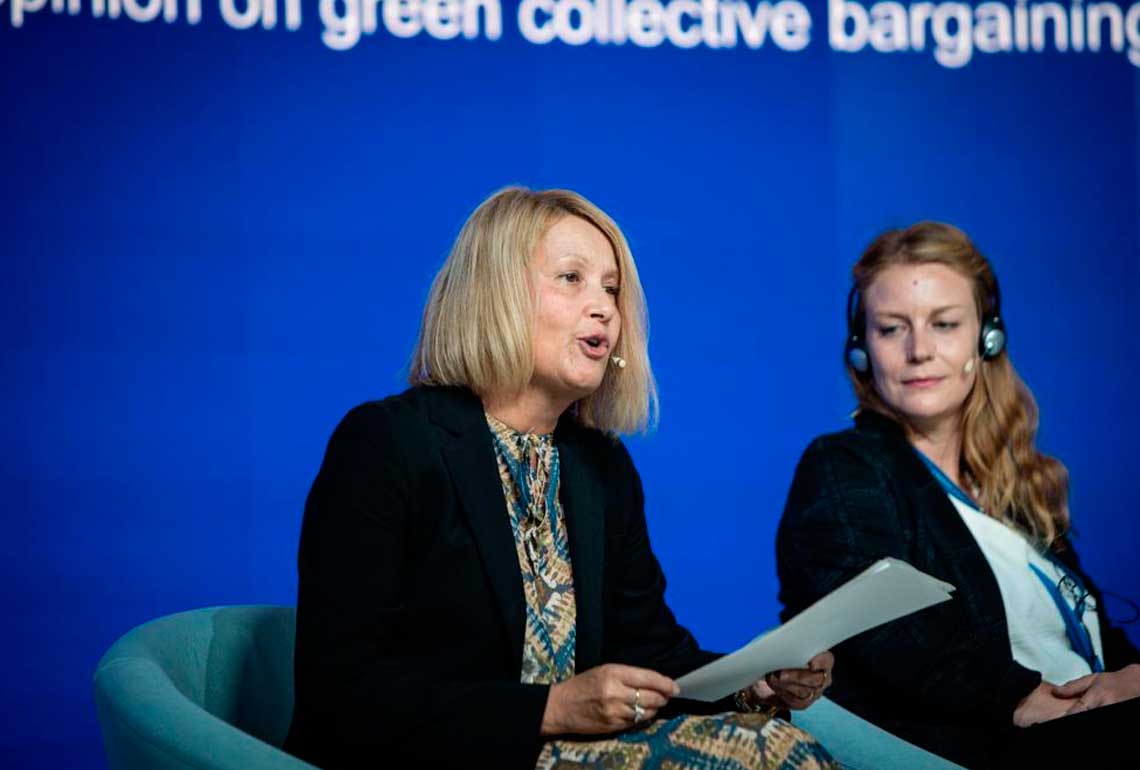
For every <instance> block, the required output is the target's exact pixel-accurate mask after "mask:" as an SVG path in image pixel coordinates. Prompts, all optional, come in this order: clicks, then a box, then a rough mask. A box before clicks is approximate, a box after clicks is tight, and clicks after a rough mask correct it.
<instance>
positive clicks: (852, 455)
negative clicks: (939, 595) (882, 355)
mask: <svg viewBox="0 0 1140 770" xmlns="http://www.w3.org/2000/svg"><path fill="white" fill-rule="evenodd" d="M1056 555H1057V556H1058V557H1059V559H1060V560H1061V561H1062V562H1063V563H1065V564H1066V565H1067V566H1068V567H1069V568H1070V569H1072V570H1073V571H1074V572H1076V573H1077V574H1078V575H1079V576H1080V577H1081V578H1082V579H1083V580H1084V582H1085V585H1086V586H1087V587H1088V588H1089V589H1090V591H1091V592H1092V593H1093V595H1094V596H1095V597H1096V599H1097V606H1098V608H1100V609H1099V612H1100V616H1099V619H1100V627H1101V637H1102V640H1103V645H1104V654H1105V666H1106V668H1108V669H1109V670H1113V669H1115V668H1119V667H1121V666H1123V665H1126V664H1127V663H1130V662H1133V661H1137V660H1140V653H1138V652H1137V650H1136V648H1135V647H1133V646H1132V644H1131V643H1130V642H1129V641H1128V638H1127V637H1126V636H1125V634H1124V633H1123V632H1122V631H1121V630H1120V629H1116V628H1112V627H1111V626H1110V625H1109V623H1108V620H1107V618H1106V616H1105V615H1104V611H1103V607H1104V603H1103V602H1102V601H1101V597H1100V593H1099V591H1097V589H1096V586H1095V585H1094V584H1093V582H1092V581H1091V580H1089V579H1088V577H1087V576H1086V575H1085V574H1084V572H1083V571H1082V570H1081V568H1080V564H1079V562H1078V561H1077V555H1076V552H1075V551H1074V550H1073V549H1072V546H1071V544H1069V543H1068V542H1065V543H1064V548H1063V551H1061V552H1060V553H1058V554H1056ZM776 556H777V568H778V571H779V576H780V599H781V601H782V602H783V605H784V609H783V611H782V617H783V618H784V619H785V620H786V619H787V618H789V617H791V616H793V615H795V614H796V613H798V612H800V611H801V610H803V609H805V608H806V607H807V606H808V605H810V604H811V603H812V602H814V601H815V600H817V599H819V598H820V597H821V596H823V595H824V594H826V593H827V592H829V591H831V590H832V589H834V588H836V587H837V586H839V585H841V584H842V583H844V582H845V581H847V580H849V579H850V578H852V577H854V576H855V575H856V574H857V573H858V572H860V571H861V570H863V569H864V568H866V567H867V566H868V565H869V564H871V563H872V562H873V561H875V560H876V559H879V558H881V557H884V556H894V557H896V558H899V559H903V560H905V561H907V562H909V563H910V564H912V565H914V566H915V567H917V568H918V569H920V570H922V571H923V572H927V573H929V574H931V575H933V576H935V577H937V578H939V579H941V580H945V581H948V582H950V583H953V584H954V585H955V586H957V591H956V592H955V593H954V598H953V599H952V600H951V601H949V602H945V603H943V604H939V605H936V606H934V607H930V608H928V609H925V610H922V611H921V612H918V613H916V614H914V615H910V616H908V617H905V618H900V619H899V620H897V621H894V622H893V623H888V624H886V625H884V626H880V627H879V628H876V629H872V630H871V631H868V632H866V633H864V634H860V635H859V636H857V637H855V638H853V639H851V640H849V641H848V642H846V643H845V644H842V645H840V646H839V648H838V649H837V650H835V656H836V663H835V671H834V684H833V686H832V688H831V689H830V690H829V691H828V695H829V697H832V698H833V699H835V700H836V701H838V702H839V703H841V704H842V705H844V706H846V707H847V708H848V709H850V710H852V711H854V712H856V713H857V714H860V715H861V716H863V717H865V718H866V719H869V720H870V721H872V722H875V723H876V724H879V725H880V726H882V727H883V728H885V729H887V730H889V731H891V732H893V733H895V734H896V735H899V736H901V737H903V738H905V739H907V740H909V741H911V742H913V743H916V744H918V745H920V746H923V747H925V748H927V749H929V750H930V751H933V752H935V753H937V754H941V755H942V756H944V757H947V758H949V759H952V760H954V761H956V762H959V763H960V764H963V765H967V766H978V765H982V764H985V760H986V758H987V757H988V756H990V755H991V753H992V752H993V751H994V749H995V748H996V747H999V746H1001V745H1002V744H1003V743H1004V742H1005V741H1006V740H1008V738H1009V736H1010V735H1011V731H1012V730H1014V729H1016V728H1014V727H1013V722H1012V719H1013V712H1014V710H1015V708H1016V706H1017V704H1018V702H1019V701H1020V700H1021V699H1022V698H1023V697H1025V695H1027V694H1028V693H1029V692H1030V691H1031V690H1032V689H1033V688H1034V687H1036V686H1037V684H1038V683H1039V682H1040V681H1041V675H1040V674H1039V673H1038V672H1036V671H1030V670H1029V669H1027V668H1025V667H1024V666H1021V665H1020V664H1018V663H1016V662H1015V661H1014V660H1013V657H1012V655H1011V652H1010V644H1009V634H1008V629H1007V625H1006V617H1005V609H1004V607H1003V605H1002V599H1001V593H1000V590H999V588H998V584H997V579H996V578H995V577H994V575H993V572H992V571H991V570H990V566H989V563H988V562H987V561H986V558H985V556H984V555H983V554H982V551H981V549H980V548H979V547H978V545H977V543H976V541H975V540H974V538H973V536H972V535H971V534H970V531H969V530H968V529H967V527H966V524H965V523H964V522H963V521H962V519H961V516H959V514H958V512H957V510H956V509H955V508H954V506H953V504H952V503H951V502H950V501H949V499H948V498H947V496H946V493H945V492H944V491H943V490H942V487H941V485H940V484H939V482H938V480H937V479H935V478H934V476H933V475H932V474H931V473H930V471H929V470H927V468H926V466H925V465H924V464H923V462H922V460H921V459H920V458H919V457H918V455H917V454H916V453H915V451H914V449H913V448H912V447H911V445H910V444H909V442H907V440H906V437H905V435H904V434H903V431H902V428H901V427H900V426H899V425H898V423H896V422H894V421H893V420H890V419H888V418H886V417H883V416H881V415H878V414H875V413H866V414H861V415H860V416H859V417H858V418H857V419H856V423H855V427H854V428H853V429H850V430H846V431H843V432H842V433H836V434H832V435H827V436H822V437H820V438H817V439H816V440H815V441H813V442H812V443H811V445H810V446H808V448H807V450H806V451H805V452H804V455H803V457H802V458H801V460H800V463H799V466H798V467H797V468H796V475H795V480H794V481H793V482H792V488H791V491H790V492H789V494H788V500H787V504H786V506H785V508H784V515H783V518H782V519H781V522H780V527H779V531H778V534H777V543H776Z"/></svg>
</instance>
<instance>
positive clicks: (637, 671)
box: [541, 663, 681, 735]
mask: <svg viewBox="0 0 1140 770" xmlns="http://www.w3.org/2000/svg"><path fill="white" fill-rule="evenodd" d="M680 692H681V688H680V687H679V686H678V685H677V683H676V682H674V681H673V680H672V679H670V678H669V677H667V676H662V675H661V674H658V673H657V672H656V671H650V670H649V669H647V668H635V667H634V666H623V665H620V664H617V663H607V664H606V665H604V666H598V667H597V668H592V669H590V670H589V671H586V672H583V673H581V674H578V675H576V676H572V677H570V678H569V679H567V680H566V681H565V682H559V683H558V684H556V685H554V686H552V687H551V688H550V695H549V696H548V697H547V699H546V711H545V712H544V713H543V715H542V729H541V732H542V734H543V735H561V734H564V733H578V734H596V733H612V732H615V731H617V730H624V729H625V728H627V727H630V726H631V725H633V724H634V723H635V721H637V722H644V721H646V720H649V719H653V717H654V716H655V715H656V714H657V711H658V709H660V708H661V707H662V706H664V705H665V704H666V703H668V702H669V699H670V698H672V697H674V696H676V695H677V694H679V693H680Z"/></svg>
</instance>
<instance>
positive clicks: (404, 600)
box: [285, 387, 724, 770]
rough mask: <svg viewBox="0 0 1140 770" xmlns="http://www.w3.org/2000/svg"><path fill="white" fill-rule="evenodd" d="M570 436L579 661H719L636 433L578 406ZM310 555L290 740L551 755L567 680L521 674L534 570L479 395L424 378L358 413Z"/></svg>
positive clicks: (311, 747) (340, 447) (481, 757)
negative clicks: (596, 425)
mask: <svg viewBox="0 0 1140 770" xmlns="http://www.w3.org/2000/svg"><path fill="white" fill-rule="evenodd" d="M554 435H555V441H556V444H557V447H558V451H559V456H560V461H561V469H562V471H561V472H562V475H561V491H560V500H561V502H562V506H563V510H564V512H565V516H566V526H567V533H568V537H569V542H570V552H571V560H572V564H573V570H574V590H575V598H576V602H577V639H576V658H575V667H576V670H577V671H578V672H583V671H586V670H587V669H589V668H592V667H594V666H596V665H599V664H601V663H608V662H622V663H629V664H633V665H639V666H645V667H648V668H653V669H655V670H658V671H660V672H662V673H664V674H666V675H668V676H678V675H680V674H682V673H684V672H687V671H689V670H691V669H693V668H695V667H697V666H699V665H702V664H704V663H706V662H708V661H709V660H712V659H714V658H715V657H716V656H715V654H713V653H708V652H704V651H702V650H700V649H698V647H697V644H696V642H695V641H694V639H693V637H692V636H691V635H690V634H689V633H688V631H686V630H685V629H684V628H682V627H681V626H680V625H678V624H677V622H676V621H675V620H674V618H673V615H672V613H671V612H670V611H669V608H668V607H667V606H666V605H665V601H664V591H665V578H664V576H663V575H662V573H661V569H660V567H659V565H658V563H657V559H656V558H655V557H654V555H653V551H652V550H651V549H650V546H649V538H648V534H647V532H646V525H645V516H644V512H643V498H642V490H641V482H640V479H639V478H638V475H637V471H636V470H635V469H634V467H633V463H632V461H631V459H630V456H629V454H628V453H627V451H626V449H625V447H624V446H623V445H622V444H621V443H620V442H619V441H617V440H616V439H614V438H611V437H608V436H606V435H604V434H602V433H601V432H599V431H596V430H589V429H586V428H583V427H581V426H580V425H578V424H577V423H575V422H574V421H573V420H572V419H570V418H563V420H562V421H560V422H559V424H558V427H557V429H556V430H555V434H554ZM298 563H299V573H300V582H299V591H298V600H297V647H296V654H295V661H294V664H295V673H296V706H295V710H294V715H293V723H292V726H291V728H290V731H289V736H288V738H287V740H286V744H285V746H286V750H287V751H290V752H291V753H293V754H295V755H296V756H298V757H301V758H302V759H305V760H307V761H309V762H312V763H313V764H316V765H318V766H320V767H323V768H327V769H329V770H331V769H333V768H349V767H362V768H363V767H367V768H368V769H369V770H376V769H377V768H379V767H384V766H389V765H391V766H399V765H402V764H405V763H410V762H414V763H415V764H416V766H430V765H436V766H456V765H465V766H471V767H495V768H502V769H503V770H509V768H520V770H521V769H522V768H526V770H530V768H533V767H534V763H535V761H536V759H537V757H538V753H539V751H540V749H541V741H540V738H539V727H540V725H541V723H542V715H543V711H544V709H545V707H546V698H547V693H548V691H549V687H548V686H545V685H527V684H521V683H520V682H519V677H520V672H521V667H522V644H523V624H524V606H525V599H524V596H523V588H522V578H521V575H520V573H519V567H518V560H517V556H516V552H515V544H514V538H513V535H512V534H511V529H510V524H509V521H508V518H507V509H506V501H505V500H504V498H503V492H502V487H501V483H500V481H499V473H498V466H497V463H496V459H495V454H494V449H493V445H492V440H491V433H490V430H489V428H488V427H487V423H486V420H485V418H484V415H483V407H482V404H481V403H480V401H479V399H478V398H476V397H475V395H474V394H472V393H471V392H470V391H467V390H464V389H457V388H442V387H433V388H423V387H421V388H413V389H411V390H409V391H407V392H405V393H403V394H401V395H399V396H393V397H391V398H388V399H385V400H383V401H376V402H370V403H366V404H363V405H361V406H359V407H357V408H355V409H353V410H352V411H351V412H349V413H348V415H347V416H346V417H345V418H344V420H343V421H342V422H341V423H340V425H339V426H338V427H337V429H336V431H335V432H334V433H333V436H332V438H331V440H330V441H329V445H328V449H327V451H326V454H325V459H324V463H323V464H322V466H321V469H320V472H319V473H318V475H317V478H316V480H315V481H314V482H313V487H312V491H311V492H310V493H309V498H308V501H307V503H306V506H305V516H304V522H303V525H302V529H301V545H300V554H299V558H298ZM717 705H718V707H721V706H723V705H724V704H717ZM702 710H707V709H702Z"/></svg>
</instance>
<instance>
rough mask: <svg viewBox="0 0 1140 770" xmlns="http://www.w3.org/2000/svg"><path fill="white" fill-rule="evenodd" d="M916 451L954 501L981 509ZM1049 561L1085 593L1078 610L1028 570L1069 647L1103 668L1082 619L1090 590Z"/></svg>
mask: <svg viewBox="0 0 1140 770" xmlns="http://www.w3.org/2000/svg"><path fill="white" fill-rule="evenodd" d="M914 451H915V452H917V453H918V456H919V457H920V458H922V462H923V464H924V465H926V468H927V470H929V471H930V473H931V474H932V475H933V476H934V478H936V479H938V483H939V484H940V485H941V486H942V490H943V491H944V492H945V493H946V494H948V495H950V496H951V497H953V498H954V499H955V500H960V501H961V502H963V503H965V504H966V505H968V506H970V507H971V508H973V509H974V510H979V509H978V504H977V503H975V502H974V501H973V500H971V499H970V498H969V497H968V496H967V495H966V493H965V492H963V491H962V489H961V487H959V486H958V485H957V484H955V483H954V482H953V481H951V480H950V477H949V476H947V475H946V474H945V473H943V472H942V469H941V468H939V467H938V466H937V465H935V464H934V463H933V461H931V459H930V458H929V457H927V456H926V455H924V454H923V453H922V452H919V451H918V450H917V449H915V450H914ZM979 512H980V511H979ZM1049 560H1050V561H1051V562H1052V563H1053V564H1054V566H1056V567H1057V569H1059V570H1061V572H1062V573H1064V575H1065V576H1066V577H1067V578H1069V579H1070V580H1072V581H1073V583H1075V584H1076V586H1077V588H1079V589H1080V591H1081V593H1082V594H1083V596H1082V598H1081V599H1080V600H1079V601H1078V602H1077V607H1078V608H1079V612H1078V611H1077V610H1074V609H1073V608H1072V607H1070V606H1069V603H1068V602H1066V601H1065V597H1064V596H1062V595H1061V589H1060V588H1059V587H1058V586H1057V584H1056V583H1054V582H1053V581H1052V580H1050V578H1049V576H1048V575H1046V574H1045V573H1044V572H1043V571H1041V570H1040V569H1039V568H1038V567H1037V565H1035V564H1030V565H1029V569H1031V570H1033V574H1035V575H1037V578H1038V579H1039V580H1040V581H1041V584H1042V585H1044V586H1045V590H1046V591H1048V592H1049V596H1050V597H1051V598H1052V599H1053V603H1054V604H1056V605H1057V612H1059V613H1061V620H1063V621H1064V623H1065V636H1067V637H1068V638H1069V646H1070V647H1072V648H1073V651H1074V652H1076V653H1077V654H1078V655H1080V656H1081V657H1082V658H1084V659H1085V662H1086V663H1088V664H1089V668H1090V669H1092V670H1093V672H1099V671H1104V665H1103V664H1102V663H1101V662H1100V658H1098V657H1097V654H1096V650H1095V649H1094V648H1093V643H1092V636H1091V634H1089V630H1088V628H1086V627H1085V624H1084V623H1083V622H1082V621H1081V618H1082V617H1083V616H1084V614H1085V609H1086V605H1085V599H1084V597H1087V596H1088V590H1087V589H1086V588H1085V586H1084V584H1083V583H1082V582H1081V579H1080V578H1079V577H1077V576H1076V575H1073V574H1072V573H1070V572H1069V571H1068V570H1067V569H1065V567H1064V566H1063V565H1061V564H1060V563H1058V562H1057V561H1056V560H1054V559H1052V558H1050V559H1049Z"/></svg>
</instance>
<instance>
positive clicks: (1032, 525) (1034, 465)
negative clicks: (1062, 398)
mask: <svg viewBox="0 0 1140 770" xmlns="http://www.w3.org/2000/svg"><path fill="white" fill-rule="evenodd" d="M931 263H934V264H941V265H946V266H947V267H949V268H951V269H952V270H954V271H955V272H957V273H958V274H959V275H961V276H964V277H965V278H966V279H967V280H969V281H970V283H971V285H972V286H973V295H974V306H975V308H976V310H977V315H978V320H979V322H980V321H981V320H982V318H983V316H984V315H985V314H987V313H989V312H990V311H991V310H994V309H996V308H994V305H995V304H996V296H997V278H996V276H995V275H994V271H993V268H992V267H991V266H990V263H989V262H988V261H987V260H986V258H985V257H984V256H982V254H981V252H979V251H978V249H977V247H975V246H974V244H973V242H972V241H971V240H970V239H969V237H968V236H967V235H966V234H965V233H964V232H962V231H961V230H959V229H958V228H956V227H954V226H952V225H947V224H943V223H941V222H918V223H916V224H914V225H911V226H910V227H907V228H905V229H898V230H888V231H886V232H884V233H882V234H880V235H879V236H878V237H876V238H875V240H874V241H872V242H871V245H870V246H868V247H867V250H866V251H864V252H863V256H862V257H860V258H859V261H858V262H856V263H855V267H854V268H853V269H852V278H853V279H854V284H855V288H856V289H857V291H858V296H859V302H858V305H857V307H856V311H855V319H853V320H854V321H855V323H856V324H857V325H859V326H860V327H862V326H865V324H866V320H865V312H864V307H863V301H862V297H864V296H865V295H866V292H867V290H868V289H869V288H870V286H871V284H873V283H874V282H875V279H877V278H878V277H879V276H880V275H881V274H882V273H883V272H884V271H885V270H887V269H888V268H890V267H893V266H895V265H921V264H931ZM847 375H848V377H849V378H850V379H851V383H852V385H853V386H854V389H855V397H856V398H857V399H858V401H859V409H860V410H864V409H870V410H873V411H876V412H879V413H881V414H883V415H886V416H887V417H890V418H892V419H894V420H897V421H898V422H900V423H901V424H903V426H904V427H905V426H906V425H907V423H906V419H905V418H904V417H903V415H901V414H898V413H897V412H895V411H894V410H893V409H891V408H890V407H889V406H888V405H887V404H886V402H885V401H884V400H883V399H882V397H881V396H880V395H879V393H878V392H877V391H876V390H875V386H874V381H873V378H872V376H871V373H870V372H859V371H856V370H855V369H854V368H852V367H851V366H850V365H848V366H847ZM1037 420H1038V413H1037V402H1036V401H1035V400H1034V398H1033V394H1032V393H1031V392H1030V390H1029V387H1028V386H1027V385H1026V384H1025V383H1024V382H1023V381H1022V379H1021V378H1020V377H1019V376H1018V375H1017V371H1016V370H1015V369H1014V368H1013V363H1012V362H1011V361H1010V360H1009V356H1008V355H1007V354H1006V353H1005V352H1002V353H1001V354H1000V355H998V356H997V357H996V358H994V359H991V360H985V359H979V367H978V376H977V377H976V378H975V380H974V386H973V388H972V389H971V390H970V393H969V395H968V396H967V397H966V401H965V403H964V404H963V405H962V416H961V421H962V422H961V432H962V455H961V459H960V469H961V471H963V472H964V473H965V474H967V475H968V476H969V477H970V478H972V479H973V480H974V482H975V483H976V484H977V486H978V489H979V490H980V495H979V497H980V499H979V502H980V503H981V505H982V508H983V509H984V510H985V511H986V513H987V514H988V515H990V516H991V517H993V518H996V519H998V520H1001V521H1004V522H1006V523H1008V524H1011V525H1013V526H1014V527H1016V528H1017V529H1019V530H1020V531H1022V532H1024V533H1025V534H1026V535H1028V536H1029V537H1030V538H1031V539H1032V540H1034V541H1036V542H1037V543H1038V544H1039V546H1040V547H1041V548H1042V549H1048V548H1050V547H1057V546H1058V545H1059V543H1060V542H1061V540H1060V539H1061V538H1062V537H1063V536H1064V535H1065V533H1066V532H1067V531H1068V529H1069V502H1068V499H1069V491H1068V490H1069V474H1068V471H1066V469H1065V466H1064V465H1062V464H1061V462H1060V461H1059V460H1056V459H1055V458H1052V457H1049V456H1047V455H1045V454H1042V453H1041V452H1039V451H1037V447H1036V444H1035V441H1036V437H1037Z"/></svg>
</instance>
